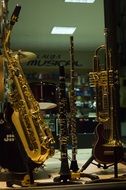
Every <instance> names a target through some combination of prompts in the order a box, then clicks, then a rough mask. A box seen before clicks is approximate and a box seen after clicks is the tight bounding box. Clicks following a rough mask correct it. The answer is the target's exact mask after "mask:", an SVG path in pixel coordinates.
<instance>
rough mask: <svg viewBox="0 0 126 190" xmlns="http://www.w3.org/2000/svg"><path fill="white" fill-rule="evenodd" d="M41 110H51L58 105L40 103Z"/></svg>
mask: <svg viewBox="0 0 126 190" xmlns="http://www.w3.org/2000/svg"><path fill="white" fill-rule="evenodd" d="M39 106H40V110H49V109H52V108H55V107H56V106H57V105H56V104H54V103H50V102H39Z"/></svg>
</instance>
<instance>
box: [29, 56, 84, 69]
mask: <svg viewBox="0 0 126 190" xmlns="http://www.w3.org/2000/svg"><path fill="white" fill-rule="evenodd" d="M74 64H75V66H78V67H80V66H82V65H81V64H79V62H78V61H77V60H75V62H74ZM59 65H63V66H68V65H70V60H68V59H65V58H62V56H61V55H60V54H44V55H43V56H42V57H40V56H39V57H38V58H37V59H35V60H32V61H29V62H27V64H26V66H31V67H52V66H59Z"/></svg>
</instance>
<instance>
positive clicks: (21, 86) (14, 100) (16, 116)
mask: <svg viewBox="0 0 126 190" xmlns="http://www.w3.org/2000/svg"><path fill="white" fill-rule="evenodd" d="M20 8H21V7H20V6H18V5H17V6H16V8H15V10H14V12H13V14H12V17H11V21H10V27H8V28H7V30H6V35H5V39H4V41H3V55H4V57H5V61H6V64H7V69H8V81H9V86H10V89H9V90H8V101H9V102H10V103H11V105H12V108H13V110H14V112H13V114H12V116H11V118H12V122H13V124H14V127H15V129H16V131H17V133H18V136H19V138H20V139H21V143H22V145H23V148H24V150H25V152H26V154H27V156H28V158H30V159H31V160H32V161H33V162H34V163H37V164H42V163H43V162H44V161H45V160H46V159H47V158H48V157H51V156H53V155H54V148H53V144H54V139H53V136H52V133H51V130H50V128H49V127H48V126H47V124H46V122H45V121H44V118H43V116H42V115H41V113H40V108H39V104H38V102H37V101H36V100H35V98H34V96H33V94H32V92H31V89H30V87H29V85H28V82H27V79H26V77H25V75H24V73H23V69H22V67H21V65H20V61H19V56H18V54H16V55H14V52H13V51H12V50H10V49H9V47H8V44H9V39H10V34H11V30H12V28H13V25H14V23H15V22H16V21H17V18H18V15H19V12H20Z"/></svg>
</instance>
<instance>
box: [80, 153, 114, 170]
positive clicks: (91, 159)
mask: <svg viewBox="0 0 126 190" xmlns="http://www.w3.org/2000/svg"><path fill="white" fill-rule="evenodd" d="M93 160H95V158H94V156H93V155H91V157H90V158H89V159H88V160H87V162H86V163H85V164H84V165H83V166H82V168H81V169H80V172H83V171H84V170H85V169H86V168H87V167H88V166H89V165H90V164H93V165H95V166H97V167H98V168H101V167H102V168H103V169H107V168H108V167H110V166H112V165H113V164H110V165H108V166H107V165H106V164H100V163H94V162H93Z"/></svg>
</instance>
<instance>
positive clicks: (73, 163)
mask: <svg viewBox="0 0 126 190" xmlns="http://www.w3.org/2000/svg"><path fill="white" fill-rule="evenodd" d="M74 63H75V60H74V42H73V36H70V97H69V104H70V117H69V126H70V131H71V142H72V160H71V166H70V170H72V171H73V172H77V171H78V169H79V168H78V164H77V160H76V154H77V143H78V141H77V129H76V104H75V101H76V95H75V89H74V86H75V72H74Z"/></svg>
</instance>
